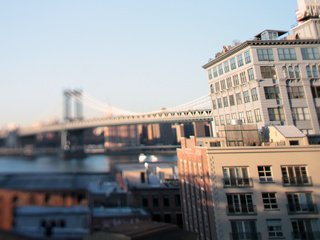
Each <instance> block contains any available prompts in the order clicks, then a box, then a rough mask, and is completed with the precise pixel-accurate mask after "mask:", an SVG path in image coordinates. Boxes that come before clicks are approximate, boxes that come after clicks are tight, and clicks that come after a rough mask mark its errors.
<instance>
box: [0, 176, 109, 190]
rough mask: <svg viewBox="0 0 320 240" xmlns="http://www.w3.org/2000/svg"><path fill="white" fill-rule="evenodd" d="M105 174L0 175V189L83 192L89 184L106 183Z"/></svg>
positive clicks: (106, 177)
mask: <svg viewBox="0 0 320 240" xmlns="http://www.w3.org/2000/svg"><path fill="white" fill-rule="evenodd" d="M110 178H111V177H110V175H108V174H107V173H37V174H35V173H19V174H0V187H1V188H6V189H16V190H31V191H37V190H49V191H50V190H51V191H55V190H85V189H87V188H88V186H89V183H90V182H98V181H108V180H110Z"/></svg>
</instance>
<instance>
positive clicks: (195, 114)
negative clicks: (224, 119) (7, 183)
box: [18, 109, 212, 137]
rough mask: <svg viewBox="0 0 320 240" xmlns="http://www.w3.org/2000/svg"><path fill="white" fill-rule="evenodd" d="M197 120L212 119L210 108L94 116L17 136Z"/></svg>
mask: <svg viewBox="0 0 320 240" xmlns="http://www.w3.org/2000/svg"><path fill="white" fill-rule="evenodd" d="M198 121H212V110H211V109H204V110H203V109H201V110H189V111H170V112H167V111H160V112H154V113H146V114H139V115H127V116H117V117H109V118H94V119H86V120H76V121H70V122H63V123H58V124H54V125H47V126H39V127H28V128H21V129H19V131H18V135H19V136H22V137H23V136H29V135H35V134H39V133H45V132H59V131H68V130H79V129H85V128H97V127H107V126H119V125H128V124H143V123H185V122H198Z"/></svg>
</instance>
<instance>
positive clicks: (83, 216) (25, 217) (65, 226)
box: [13, 206, 90, 240]
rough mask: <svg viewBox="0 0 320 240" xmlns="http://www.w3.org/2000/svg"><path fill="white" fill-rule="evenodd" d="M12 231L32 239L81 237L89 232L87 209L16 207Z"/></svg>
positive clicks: (78, 207) (81, 207)
mask: <svg viewBox="0 0 320 240" xmlns="http://www.w3.org/2000/svg"><path fill="white" fill-rule="evenodd" d="M13 231H14V232H16V233H17V234H21V235H23V236H26V237H30V238H32V239H70V240H71V239H74V240H76V239H82V238H83V237H84V236H86V235H88V234H89V233H90V229H89V209H88V208H87V207H84V206H76V207H47V206H42V207H39V206H24V207H17V208H16V209H15V226H14V229H13Z"/></svg>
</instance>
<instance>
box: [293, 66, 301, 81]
mask: <svg viewBox="0 0 320 240" xmlns="http://www.w3.org/2000/svg"><path fill="white" fill-rule="evenodd" d="M294 72H295V74H296V78H300V69H299V66H298V65H297V66H294Z"/></svg>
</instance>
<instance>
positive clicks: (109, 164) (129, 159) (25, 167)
mask: <svg viewBox="0 0 320 240" xmlns="http://www.w3.org/2000/svg"><path fill="white" fill-rule="evenodd" d="M154 159H157V161H158V162H176V160H177V156H176V155H175V154H163V155H146V158H145V161H153V160H154ZM117 163H139V154H136V155H134V154H131V155H115V156H106V155H91V156H88V157H86V158H84V159H59V158H57V157H54V156H41V157H36V158H27V157H3V156H2V157H0V173H27V172H91V173H92V172H106V173H109V172H110V171H111V169H112V168H113V166H114V165H115V164H117Z"/></svg>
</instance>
